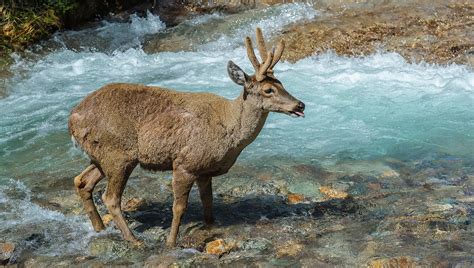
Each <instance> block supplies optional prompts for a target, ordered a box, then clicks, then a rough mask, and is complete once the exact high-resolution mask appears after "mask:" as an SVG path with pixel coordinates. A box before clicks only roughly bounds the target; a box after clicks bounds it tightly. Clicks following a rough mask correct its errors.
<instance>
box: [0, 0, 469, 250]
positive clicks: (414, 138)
mask: <svg viewBox="0 0 474 268" xmlns="http://www.w3.org/2000/svg"><path fill="white" fill-rule="evenodd" d="M259 12H260V13H259ZM282 14H284V15H285V16H283V18H282V19H281V20H279V23H277V24H275V25H273V26H269V25H271V23H269V22H271V21H273V20H275V19H276V18H277V17H282ZM314 16H317V12H315V11H314V10H313V9H312V8H311V7H310V6H307V5H303V4H295V5H285V6H280V7H274V8H270V9H267V10H260V11H252V12H249V13H244V15H239V16H233V17H232V16H230V17H226V16H225V15H221V14H214V15H209V16H204V17H199V18H196V19H194V20H191V21H190V22H188V24H187V26H186V27H188V28H184V30H183V28H178V29H177V30H175V31H176V32H172V31H173V30H170V29H166V28H165V26H164V24H162V23H161V22H160V21H159V18H158V17H155V16H152V15H149V16H148V18H147V19H140V18H138V17H134V18H133V21H132V23H107V22H104V23H103V24H102V25H101V26H99V27H97V28H94V29H89V30H84V31H80V32H67V33H63V34H62V35H57V36H55V37H54V38H53V39H52V40H51V41H50V44H49V45H50V46H51V47H52V48H53V49H52V52H48V53H45V52H42V53H34V52H32V53H31V55H30V56H29V57H26V56H23V57H22V56H16V61H15V64H14V65H13V66H12V68H11V71H12V72H13V73H14V74H15V75H14V77H12V78H11V79H9V80H8V81H7V85H8V96H7V97H5V98H3V99H0V115H1V116H0V207H1V208H2V210H0V211H1V212H0V220H1V221H2V224H1V226H0V234H1V235H2V236H4V237H6V238H8V239H10V240H15V241H16V240H21V239H23V236H22V232H27V231H25V230H29V228H33V229H35V230H36V232H43V233H45V234H46V238H45V239H46V240H48V241H49V242H48V243H46V244H45V245H43V246H41V247H40V249H39V251H40V252H43V253H44V254H53V255H54V254H64V253H65V252H68V251H73V250H76V249H84V247H85V245H86V244H87V240H84V241H82V242H77V241H76V240H77V238H78V237H82V236H84V235H85V236H86V237H89V238H90V237H92V236H94V235H95V234H94V233H93V231H92V229H91V227H90V225H89V223H88V222H87V220H86V218H85V216H83V215H80V216H68V215H64V214H61V213H59V212H54V211H51V210H48V209H45V208H41V207H40V206H38V205H36V204H34V203H32V201H31V200H32V195H36V197H38V196H39V197H42V196H43V197H44V196H46V197H47V193H43V192H35V190H34V189H35V187H39V188H40V189H42V188H41V185H42V184H48V183H51V182H52V181H54V180H57V179H58V178H61V179H60V180H61V182H62V181H67V180H65V178H72V176H74V174H76V173H78V172H80V170H81V169H82V168H83V167H84V166H85V164H86V163H87V159H86V158H85V157H84V156H83V155H82V153H81V152H78V151H77V150H76V149H74V147H73V144H72V143H71V141H70V137H69V135H68V132H67V117H68V115H69V111H70V110H71V109H72V107H74V105H76V104H77V103H78V102H79V101H80V100H81V99H82V98H83V97H84V96H86V95H87V94H88V93H90V92H92V91H94V90H95V89H97V88H99V87H101V86H102V85H104V84H107V83H110V82H133V83H143V84H147V85H157V86H163V87H168V88H174V89H179V90H183V91H207V92H213V93H216V94H219V95H222V96H225V97H227V98H236V97H237V96H238V95H239V92H240V90H241V89H240V88H239V87H238V86H237V85H235V84H233V83H232V82H231V80H230V79H229V78H228V77H227V73H226V64H227V61H228V60H233V61H234V62H236V63H237V64H238V65H240V66H241V67H243V69H244V70H246V71H247V72H252V70H253V69H252V67H251V65H250V63H249V62H248V60H247V58H246V56H245V55H246V53H245V50H244V48H243V44H242V40H243V38H244V36H245V35H248V34H253V31H252V29H253V28H254V27H255V26H261V27H262V28H263V30H264V32H265V33H266V35H267V36H271V35H272V34H273V33H276V32H278V31H279V30H280V29H281V28H282V27H284V26H285V25H288V24H290V23H292V22H296V21H302V20H305V19H308V18H312V17H314ZM243 18H245V19H243ZM232 19H234V20H232ZM212 25H219V27H215V29H214V30H212V31H211V30H209V33H208V34H209V35H208V36H202V34H201V35H200V38H198V39H196V40H197V41H196V44H194V47H193V48H194V49H193V50H194V51H191V52H176V53H172V52H163V53H156V54H147V53H145V52H144V51H143V49H142V48H141V46H140V44H141V42H142V41H143V39H144V38H145V35H146V34H148V33H153V34H156V33H162V34H163V36H167V34H168V35H170V31H171V34H173V35H174V36H176V35H179V34H183V36H186V38H196V37H193V36H190V35H189V29H192V28H193V27H196V28H199V27H201V28H199V29H201V30H202V29H209V28H212V27H211V26H212ZM180 27H183V26H180ZM206 27H207V28H206ZM201 33H202V32H201ZM204 34H205V33H204ZM91 36H93V37H94V38H91ZM74 40H75V41H74ZM73 41H74V42H73ZM77 42H83V43H79V45H77V46H76V47H72V45H71V43H76V44H77ZM51 44H52V45H51ZM95 44H97V45H95ZM40 50H41V49H40ZM276 76H277V77H278V78H279V79H280V80H281V81H282V82H283V84H284V85H285V86H286V88H287V90H288V91H289V92H291V93H292V94H293V95H294V96H296V97H297V98H299V99H301V100H303V101H304V102H305V103H306V107H307V108H306V111H305V113H306V117H305V118H304V119H303V118H298V119H295V118H291V117H288V116H285V115H281V114H272V115H271V116H270V117H269V119H268V121H267V123H266V125H265V128H264V130H263V131H262V133H261V134H260V136H259V137H258V139H257V140H256V141H255V142H254V143H253V144H251V145H250V146H249V147H248V148H247V149H246V150H245V151H244V152H243V154H242V156H241V157H240V158H239V160H238V161H239V162H240V163H241V164H245V163H250V162H252V161H255V160H256V159H257V160H259V159H267V160H265V161H268V159H271V158H272V157H279V158H288V159H294V160H295V161H297V162H298V161H299V162H310V161H313V160H315V161H317V160H321V159H323V160H328V159H329V161H332V162H337V161H343V160H347V159H352V160H374V159H379V158H386V157H391V158H396V159H400V160H419V159H427V158H452V159H463V160H464V161H467V162H471V163H472V161H473V156H474V110H473V108H472V107H474V72H473V71H472V69H468V68H467V67H465V66H459V65H450V66H436V65H428V64H423V63H421V64H410V63H407V62H406V61H405V60H404V59H403V58H402V57H401V56H400V55H398V54H395V53H378V54H376V55H372V56H368V57H364V58H346V57H339V56H336V55H334V54H332V53H327V54H324V55H321V56H314V57H308V58H306V59H303V60H301V61H298V62H296V63H293V64H292V63H287V62H283V63H279V64H278V65H277V67H276ZM265 164H266V165H271V164H272V163H268V162H265ZM56 187H58V186H56ZM60 187H63V188H64V190H65V191H72V179H71V181H70V183H64V185H62V186H60ZM13 203H16V204H18V205H12V204H13ZM58 226H60V227H58ZM56 228H59V231H58V229H56ZM38 230H39V231H38ZM64 234H67V235H64ZM74 241H76V242H75V243H72V242H74ZM58 246H61V247H63V248H64V251H62V252H55V251H51V248H57V247H58Z"/></svg>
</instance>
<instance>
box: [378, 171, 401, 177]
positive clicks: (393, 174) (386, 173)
mask: <svg viewBox="0 0 474 268" xmlns="http://www.w3.org/2000/svg"><path fill="white" fill-rule="evenodd" d="M399 176H400V174H398V173H397V172H396V171H395V170H393V169H390V170H386V171H384V172H383V173H382V175H380V178H383V179H387V178H395V177H399Z"/></svg>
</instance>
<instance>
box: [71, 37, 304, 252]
mask: <svg viewBox="0 0 474 268" xmlns="http://www.w3.org/2000/svg"><path fill="white" fill-rule="evenodd" d="M257 42H258V48H259V51H260V55H261V58H262V62H261V63H260V62H259V61H258V60H257V57H256V56H255V53H254V50H253V47H252V41H251V40H250V38H249V37H247V38H246V39H245V45H246V47H247V54H248V57H249V59H250V61H251V63H252V65H253V67H254V69H255V75H251V76H250V75H248V74H246V73H245V72H244V71H242V69H240V68H239V67H238V66H237V65H235V64H234V63H233V62H232V61H229V63H228V65H227V71H228V74H229V76H230V78H231V79H232V81H234V82H235V83H237V84H238V85H240V86H243V90H242V93H241V94H240V96H239V97H238V98H237V99H235V100H227V99H225V98H222V97H220V96H217V95H214V94H210V93H190V92H178V91H174V90H169V89H164V88H160V87H151V86H144V85H138V84H109V85H106V86H104V87H102V88H100V89H99V90H97V91H95V92H93V93H91V94H90V95H88V96H87V97H85V99H84V100H82V102H81V103H79V104H78V105H77V106H76V107H75V108H74V109H73V110H72V112H71V115H70V117H69V130H70V133H71V135H72V137H73V139H74V140H75V141H76V142H77V143H78V144H79V146H80V147H81V148H82V149H83V150H84V151H85V152H86V153H87V154H88V156H89V157H90V159H91V165H90V166H88V167H87V168H86V169H85V170H84V171H83V172H82V173H81V174H80V175H78V176H77V177H75V179H74V184H75V186H76V189H77V191H78V193H79V195H80V197H81V199H82V201H83V203H84V207H85V211H86V212H87V214H88V216H89V218H90V220H91V221H92V225H93V227H94V229H95V230H96V231H100V230H103V229H104V228H105V227H104V224H103V222H102V219H101V217H100V215H99V213H98V212H97V209H96V207H95V205H94V202H93V200H92V192H93V190H94V186H95V185H96V184H97V183H98V182H99V181H100V180H101V179H102V178H104V177H107V178H108V184H107V189H106V191H105V193H104V194H103V196H102V199H103V201H104V203H105V205H106V207H107V209H108V210H109V212H110V214H112V216H113V220H114V222H115V225H116V226H117V228H118V229H120V231H121V232H122V234H123V237H124V238H125V239H126V240H128V241H131V242H133V243H138V244H139V243H140V241H138V240H137V239H136V238H135V236H134V235H133V234H132V232H131V231H130V229H129V228H128V226H127V223H126V221H125V219H124V217H123V215H122V211H121V207H120V205H121V198H122V194H123V191H124V188H125V185H126V183H127V180H128V177H129V176H130V173H131V172H132V170H133V169H134V168H135V167H136V166H137V165H138V164H140V165H141V166H142V167H143V168H145V169H151V170H172V171H173V180H172V187H173V194H174V201H173V220H172V224H171V232H170V234H169V237H168V239H167V245H168V246H170V247H173V246H174V245H175V244H176V236H177V234H178V228H179V224H180V221H181V217H182V215H183V213H184V211H185V210H186V206H187V203H188V195H189V192H190V190H191V188H192V186H193V184H194V182H196V183H197V185H198V188H199V193H200V196H201V201H202V204H203V214H204V221H205V223H206V224H211V223H212V222H213V220H214V218H213V213H212V186H211V178H212V177H214V176H218V175H222V174H225V173H227V171H228V170H229V168H230V167H232V165H233V164H234V162H235V161H236V159H237V157H238V156H239V154H240V153H241V151H242V150H243V149H244V148H245V147H246V146H247V145H249V144H250V143H251V142H252V141H253V140H255V138H256V137H257V135H258V134H259V132H260V130H262V127H263V125H264V123H265V120H266V119H267V116H268V113H269V112H280V113H285V114H288V115H293V116H296V117H299V116H304V113H303V110H304V108H305V105H304V104H303V103H302V102H301V101H299V100H297V99H296V98H294V97H293V96H291V95H290V94H289V93H288V92H287V91H286V90H285V89H284V87H283V85H282V83H281V82H280V81H279V80H278V79H276V78H275V76H274V74H273V67H274V66H275V64H276V63H277V62H278V61H279V59H280V57H281V55H282V53H283V49H284V46H285V45H284V42H283V41H280V42H279V43H278V45H277V48H276V50H273V51H270V52H269V51H267V49H266V47H265V41H264V39H263V35H262V31H261V30H260V29H259V28H257Z"/></svg>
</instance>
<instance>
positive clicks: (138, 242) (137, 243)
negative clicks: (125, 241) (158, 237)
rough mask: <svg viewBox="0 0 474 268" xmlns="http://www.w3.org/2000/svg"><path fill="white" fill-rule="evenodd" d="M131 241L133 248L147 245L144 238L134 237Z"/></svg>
mask: <svg viewBox="0 0 474 268" xmlns="http://www.w3.org/2000/svg"><path fill="white" fill-rule="evenodd" d="M130 243H131V244H132V247H133V248H144V247H145V243H144V242H143V241H142V240H138V239H133V240H131V241H130Z"/></svg>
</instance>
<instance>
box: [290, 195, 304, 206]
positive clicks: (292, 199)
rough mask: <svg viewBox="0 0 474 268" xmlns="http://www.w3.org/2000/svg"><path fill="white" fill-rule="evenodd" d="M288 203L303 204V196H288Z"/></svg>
mask: <svg viewBox="0 0 474 268" xmlns="http://www.w3.org/2000/svg"><path fill="white" fill-rule="evenodd" d="M287 198H288V203H290V204H299V203H301V202H304V196H303V195H300V194H288V196H287Z"/></svg>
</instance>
